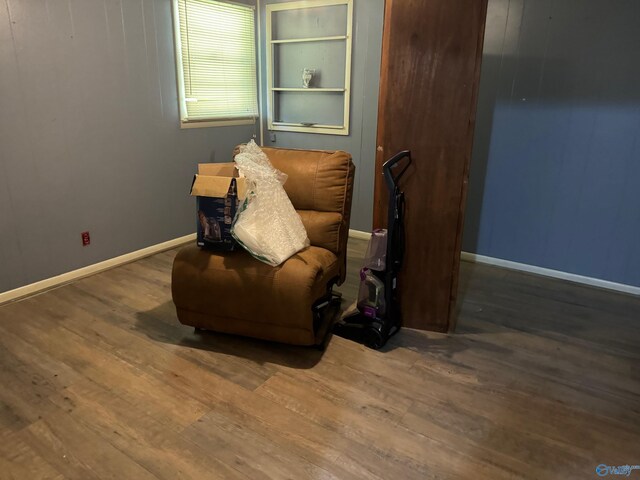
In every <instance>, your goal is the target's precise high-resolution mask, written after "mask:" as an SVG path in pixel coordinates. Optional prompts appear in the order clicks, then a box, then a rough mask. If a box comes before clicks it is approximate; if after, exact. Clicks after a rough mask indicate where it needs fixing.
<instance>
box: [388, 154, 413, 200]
mask: <svg viewBox="0 0 640 480" xmlns="http://www.w3.org/2000/svg"><path fill="white" fill-rule="evenodd" d="M403 158H408V159H409V160H408V162H407V163H406V164H405V166H404V168H403V169H402V170H401V171H400V173H399V174H398V175H395V176H394V175H393V172H392V171H391V170H392V169H393V167H395V166H396V165H397V164H398V162H400V160H402V159H403ZM409 165H411V150H402V151H401V152H398V153H396V154H395V155H394V156H393V157H391V158H390V159H389V160H387V161H386V162H384V163H383V164H382V173H383V174H384V178H385V180H386V181H387V187H388V188H389V191H391V192H393V190H394V188H395V187H396V185H397V184H398V181H399V180H400V177H402V175H404V172H406V171H407V168H409Z"/></svg>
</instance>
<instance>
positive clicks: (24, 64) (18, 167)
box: [0, 0, 256, 292]
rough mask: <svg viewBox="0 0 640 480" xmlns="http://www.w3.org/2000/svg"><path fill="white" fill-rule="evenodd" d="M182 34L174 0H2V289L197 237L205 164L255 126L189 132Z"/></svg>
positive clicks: (225, 154) (227, 155) (226, 153)
mask: <svg viewBox="0 0 640 480" xmlns="http://www.w3.org/2000/svg"><path fill="white" fill-rule="evenodd" d="M172 32H173V30H172V21H171V8H170V1H169V0H122V1H118V0H69V1H64V2H63V1H58V0H55V1H54V0H49V1H42V0H38V1H36V0H0V292H1V291H5V290H9V289H12V288H15V287H18V286H21V285H25V284H28V283H32V282H35V281H37V280H41V279H43V278H48V277H51V276H53V275H57V274H60V273H63V272H66V271H70V270H73V269H76V268H79V267H82V266H85V265H89V264H92V263H96V262H99V261H101V260H105V259H108V258H112V257H115V256H117V255H121V254H124V253H127V252H131V251H134V250H137V249H140V248H144V247H146V246H149V245H153V244H157V243H160V242H163V241H166V240H169V239H173V238H176V237H179V236H182V235H186V234H189V233H192V232H193V231H194V230H195V216H194V202H193V200H192V199H191V198H190V197H189V196H188V190H189V185H190V182H191V177H192V174H193V173H194V171H195V166H196V164H197V163H198V162H203V161H210V160H212V159H214V158H215V160H217V161H228V160H230V159H231V152H232V149H233V146H234V145H236V144H238V143H240V142H246V141H247V140H249V139H250V138H251V136H252V135H253V134H254V133H256V127H254V126H248V127H217V128H202V129H191V130H180V129H179V126H178V125H179V123H178V101H177V93H176V79H175V61H174V49H173V33H172ZM84 230H89V231H90V232H91V241H92V244H91V246H89V247H84V248H83V247H82V245H81V239H80V232H82V231H84Z"/></svg>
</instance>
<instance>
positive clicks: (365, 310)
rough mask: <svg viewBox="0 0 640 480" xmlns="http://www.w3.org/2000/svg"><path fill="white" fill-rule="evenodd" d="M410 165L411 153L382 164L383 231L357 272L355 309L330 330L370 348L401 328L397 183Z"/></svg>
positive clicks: (401, 229) (401, 206) (400, 218)
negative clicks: (384, 191)
mask: <svg viewBox="0 0 640 480" xmlns="http://www.w3.org/2000/svg"><path fill="white" fill-rule="evenodd" d="M410 164H411V152H410V151H409V150H403V151H401V152H398V153H397V154H396V155H394V156H393V157H391V158H390V159H389V160H387V161H386V162H385V163H384V164H383V165H382V172H383V175H384V179H385V183H386V185H387V189H388V190H389V212H388V221H387V228H386V229H377V230H374V231H373V232H372V234H371V240H370V241H369V246H368V247H367V253H366V255H365V261H364V266H363V268H362V269H361V270H360V288H359V292H358V301H357V303H356V306H357V309H355V310H354V309H350V310H348V311H347V312H345V314H344V315H343V318H342V319H341V320H339V321H338V322H337V323H336V324H335V325H334V327H333V333H334V334H335V335H338V336H340V337H344V338H348V339H351V340H356V341H359V342H361V343H363V344H364V345H366V346H367V347H370V348H373V349H376V350H377V349H379V348H382V347H383V346H384V345H385V344H386V343H387V340H389V338H391V337H392V336H393V335H395V334H396V333H398V331H399V330H400V327H401V325H402V316H401V313H400V304H399V302H398V294H397V293H398V280H397V279H398V273H399V272H400V269H401V267H402V260H403V256H404V192H402V190H400V187H399V186H398V182H399V181H400V178H401V177H402V176H403V175H404V173H405V172H406V171H407V168H408V167H409V165H410Z"/></svg>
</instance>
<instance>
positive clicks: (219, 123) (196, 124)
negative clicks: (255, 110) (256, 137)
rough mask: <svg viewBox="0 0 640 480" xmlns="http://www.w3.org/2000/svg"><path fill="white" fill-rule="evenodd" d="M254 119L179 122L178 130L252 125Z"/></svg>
mask: <svg viewBox="0 0 640 480" xmlns="http://www.w3.org/2000/svg"><path fill="white" fill-rule="evenodd" d="M255 123H256V119H255V118H239V119H237V120H205V121H191V122H180V128H181V129H182V128H208V127H231V126H234V125H254V124H255Z"/></svg>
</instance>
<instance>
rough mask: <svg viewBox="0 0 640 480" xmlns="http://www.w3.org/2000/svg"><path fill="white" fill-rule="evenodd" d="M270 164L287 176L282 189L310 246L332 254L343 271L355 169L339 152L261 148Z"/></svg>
mask: <svg viewBox="0 0 640 480" xmlns="http://www.w3.org/2000/svg"><path fill="white" fill-rule="evenodd" d="M262 150H263V151H264V152H265V153H266V154H267V156H268V157H269V161H271V163H272V165H273V166H274V167H275V168H277V169H278V170H280V171H281V172H284V173H286V174H287V175H288V177H289V178H288V179H287V181H286V183H285V184H284V189H285V191H286V192H287V195H289V198H290V199H291V203H293V206H294V208H295V209H296V210H297V211H298V213H299V214H300V217H301V218H302V223H303V224H304V226H305V228H306V229H307V234H308V235H309V240H310V241H311V245H314V246H317V247H323V248H326V249H327V250H330V251H332V252H333V253H335V254H336V255H337V256H338V258H339V259H340V261H341V281H342V280H344V274H345V270H346V250H347V240H348V236H349V220H350V216H351V197H352V194H353V177H354V172H355V167H354V165H353V163H352V161H351V155H349V154H348V153H346V152H343V151H340V150H338V151H335V152H332V151H324V150H292V149H284V148H269V147H264V148H262Z"/></svg>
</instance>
